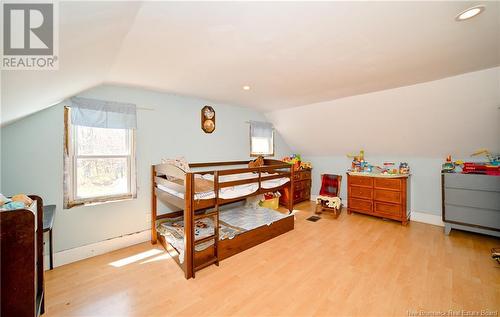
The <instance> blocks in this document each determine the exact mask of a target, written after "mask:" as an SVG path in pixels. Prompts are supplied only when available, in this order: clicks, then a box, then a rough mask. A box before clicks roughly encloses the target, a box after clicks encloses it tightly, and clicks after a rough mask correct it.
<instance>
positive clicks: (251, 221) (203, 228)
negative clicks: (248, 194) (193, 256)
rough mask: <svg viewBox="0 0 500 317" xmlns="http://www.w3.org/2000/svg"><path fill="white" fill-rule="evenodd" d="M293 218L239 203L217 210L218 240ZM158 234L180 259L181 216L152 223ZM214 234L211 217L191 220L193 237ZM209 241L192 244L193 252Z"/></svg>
mask: <svg viewBox="0 0 500 317" xmlns="http://www.w3.org/2000/svg"><path fill="white" fill-rule="evenodd" d="M286 217H293V215H288V214H283V213H280V212H278V211H275V210H272V209H268V208H262V207H258V208H252V207H248V206H240V207H236V208H230V209H226V210H220V211H219V240H224V239H232V238H234V237H235V236H237V235H238V234H241V233H244V232H246V231H249V230H252V229H255V228H258V227H261V226H265V225H271V224H272V223H273V222H276V221H278V220H281V219H284V218H286ZM156 228H157V231H158V233H160V234H161V235H162V236H164V237H165V239H166V240H167V242H168V243H169V244H170V245H171V246H173V247H174V248H175V249H176V250H177V252H178V253H179V261H180V262H181V263H183V262H184V220H183V217H176V218H171V219H162V220H160V221H158V222H157V225H156ZM213 233H214V223H213V220H212V219H211V218H203V219H199V220H197V221H196V222H195V239H196V240H199V239H203V238H205V237H208V236H210V235H212V234H213ZM212 244H213V241H207V242H204V243H202V244H199V245H197V246H195V250H196V251H203V250H205V249H206V248H208V247H210V246H211V245H212Z"/></svg>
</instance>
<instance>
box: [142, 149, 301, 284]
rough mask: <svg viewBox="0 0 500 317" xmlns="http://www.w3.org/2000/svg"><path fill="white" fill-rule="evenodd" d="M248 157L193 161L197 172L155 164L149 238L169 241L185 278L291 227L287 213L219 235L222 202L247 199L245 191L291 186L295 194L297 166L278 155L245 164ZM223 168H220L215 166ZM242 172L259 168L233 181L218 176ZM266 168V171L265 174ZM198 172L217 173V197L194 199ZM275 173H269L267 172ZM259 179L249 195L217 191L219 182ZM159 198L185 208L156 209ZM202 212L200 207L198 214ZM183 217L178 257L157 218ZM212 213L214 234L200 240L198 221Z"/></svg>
mask: <svg viewBox="0 0 500 317" xmlns="http://www.w3.org/2000/svg"><path fill="white" fill-rule="evenodd" d="M249 162H250V161H231V162H213V163H191V164H189V167H190V169H198V170H196V172H185V171H183V170H182V169H180V168H178V167H176V166H175V165H172V164H158V165H153V166H152V169H151V170H152V180H151V181H152V195H151V243H152V244H155V243H157V241H160V243H161V244H162V245H163V246H164V247H165V249H166V250H167V251H168V253H169V254H170V255H171V256H172V258H174V260H175V261H176V263H177V264H179V266H180V267H181V269H182V270H183V271H184V276H185V277H186V279H189V278H192V277H193V278H194V277H195V272H196V271H198V270H201V269H202V268H205V267H207V266H209V265H212V264H216V265H218V264H219V261H220V260H223V259H225V258H228V257H230V256H232V255H234V254H237V253H239V252H242V251H244V250H246V249H248V248H251V247H253V246H255V245H257V244H260V243H262V242H264V241H267V240H269V239H272V238H274V237H276V236H278V235H280V234H283V233H285V232H288V231H290V230H293V228H294V218H293V217H287V218H284V219H281V220H278V221H276V222H274V223H272V224H271V225H269V226H267V225H266V226H261V227H258V228H256V229H254V230H249V231H247V232H244V233H242V234H240V235H237V236H236V237H234V238H232V239H226V240H222V241H220V240H219V232H218V228H219V206H222V205H225V204H229V203H234V202H237V201H241V200H244V199H245V198H247V197H251V196H256V195H260V194H264V193H267V192H269V191H277V190H280V189H282V188H284V187H288V188H289V190H290V191H291V193H292V194H293V183H294V181H293V180H294V171H293V168H292V166H291V165H289V164H286V163H283V162H281V161H277V160H268V159H266V160H264V166H261V167H252V168H249V167H246V166H248V163H249ZM237 165H245V167H244V168H231V169H227V167H229V166H237ZM201 168H215V169H209V170H199V169H201ZM217 168H219V169H217ZM242 173H255V177H254V178H246V179H239V180H235V181H225V182H220V181H219V176H224V175H235V174H242ZM263 173H268V174H263ZM195 174H198V175H203V174H211V175H213V176H214V182H213V192H214V195H215V197H214V198H209V199H196V198H195V197H196V196H195V195H196V194H197V193H196V190H195V188H196V184H195V182H196V178H195ZM269 174H271V175H269ZM285 177H286V178H289V181H287V182H286V183H284V184H282V185H281V186H278V187H276V188H267V189H266V188H263V187H262V186H261V185H262V182H264V181H266V180H273V179H278V178H285ZM253 183H257V184H258V185H259V186H258V190H257V191H255V192H254V193H252V194H250V195H246V196H240V197H237V198H231V199H223V198H220V197H219V190H220V189H221V188H227V187H233V186H238V185H245V184H253ZM162 188H167V189H169V190H173V191H174V192H175V193H182V195H181V196H182V198H181V197H179V196H178V195H175V194H173V193H170V192H168V191H166V190H163V189H162ZM157 200H160V201H161V202H163V203H165V204H167V205H169V206H174V207H177V208H179V209H181V211H178V212H172V213H168V214H163V215H158V213H157ZM288 209H289V211H290V212H291V211H292V210H293V205H292V202H291V201H290V202H289V204H288ZM200 212H202V213H201V214H200ZM178 216H183V217H184V261H183V262H182V263H180V261H179V253H178V251H177V250H176V249H175V248H174V247H173V246H171V245H170V244H168V242H167V241H166V240H165V238H164V237H163V236H162V235H159V234H158V232H157V229H156V221H157V220H160V219H163V218H169V217H178ZM209 217H210V218H212V219H213V221H214V227H215V230H214V234H213V235H211V236H209V237H206V238H203V239H199V240H196V239H195V230H194V229H195V228H194V221H195V220H198V219H201V218H209ZM211 240H213V241H214V244H213V245H212V246H211V247H209V248H207V249H205V250H203V251H200V252H197V251H195V245H197V244H199V243H203V242H206V241H211Z"/></svg>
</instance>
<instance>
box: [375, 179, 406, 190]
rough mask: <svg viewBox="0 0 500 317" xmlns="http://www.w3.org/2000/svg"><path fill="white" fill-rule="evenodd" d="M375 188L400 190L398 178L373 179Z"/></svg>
mask: <svg viewBox="0 0 500 317" xmlns="http://www.w3.org/2000/svg"><path fill="white" fill-rule="evenodd" d="M374 187H375V188H384V189H394V190H401V179H400V178H375V185H374Z"/></svg>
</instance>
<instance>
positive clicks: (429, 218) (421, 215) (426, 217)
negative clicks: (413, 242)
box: [311, 195, 444, 227]
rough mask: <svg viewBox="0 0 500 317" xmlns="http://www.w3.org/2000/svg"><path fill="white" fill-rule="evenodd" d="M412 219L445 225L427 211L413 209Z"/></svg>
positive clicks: (312, 196) (314, 198)
mask: <svg viewBox="0 0 500 317" xmlns="http://www.w3.org/2000/svg"><path fill="white" fill-rule="evenodd" d="M316 197H318V195H311V201H316ZM343 201H344V200H343ZM344 207H346V205H344ZM410 221H416V222H422V223H427V224H430V225H434V226H440V227H444V223H443V221H442V220H441V216H440V215H432V214H428V213H425V212H417V211H413V212H412V213H411V217H410Z"/></svg>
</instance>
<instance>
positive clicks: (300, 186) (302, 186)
mask: <svg viewBox="0 0 500 317" xmlns="http://www.w3.org/2000/svg"><path fill="white" fill-rule="evenodd" d="M310 188H311V181H310V180H305V181H297V182H295V183H294V184H293V189H294V190H296V191H297V190H309V189H310Z"/></svg>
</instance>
